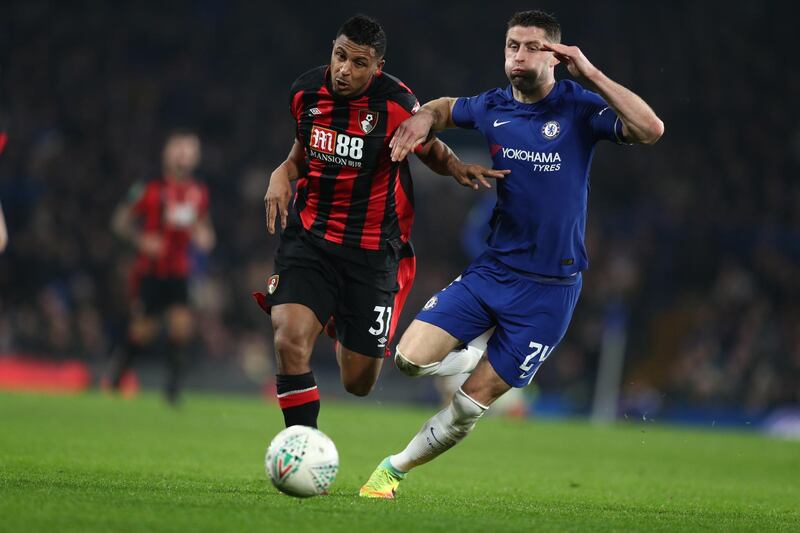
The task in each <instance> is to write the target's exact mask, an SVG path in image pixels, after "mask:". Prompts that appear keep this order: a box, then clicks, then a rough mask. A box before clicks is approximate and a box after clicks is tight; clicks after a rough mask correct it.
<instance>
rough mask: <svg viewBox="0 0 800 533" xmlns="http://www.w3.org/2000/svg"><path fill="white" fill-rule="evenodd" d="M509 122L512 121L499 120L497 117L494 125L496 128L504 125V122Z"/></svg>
mask: <svg viewBox="0 0 800 533" xmlns="http://www.w3.org/2000/svg"><path fill="white" fill-rule="evenodd" d="M509 122H511V121H510V120H506V121H504V122H498V121H497V119H495V121H494V127H495V128H496V127H497V126H502V125H503V124H508V123H509Z"/></svg>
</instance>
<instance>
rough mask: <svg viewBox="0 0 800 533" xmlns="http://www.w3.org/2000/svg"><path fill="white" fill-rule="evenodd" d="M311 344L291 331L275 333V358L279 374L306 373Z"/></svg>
mask: <svg viewBox="0 0 800 533" xmlns="http://www.w3.org/2000/svg"><path fill="white" fill-rule="evenodd" d="M312 346H313V345H312V344H309V342H308V339H306V338H305V337H303V336H302V335H298V334H296V333H293V332H291V331H281V330H278V331H276V332H275V357H276V358H277V361H278V367H279V368H278V371H279V372H281V373H289V374H294V373H302V372H307V371H308V369H307V367H308V363H309V359H310V358H311V348H312Z"/></svg>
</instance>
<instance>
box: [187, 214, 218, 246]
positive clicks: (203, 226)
mask: <svg viewBox="0 0 800 533" xmlns="http://www.w3.org/2000/svg"><path fill="white" fill-rule="evenodd" d="M192 242H194V245H195V246H197V248H199V249H200V250H201V251H203V252H205V253H208V252H210V251H211V250H213V249H214V246H215V245H216V244H217V233H216V232H215V231H214V224H212V223H211V216H210V215H209V214H208V213H206V214H205V215H204V216H203V217H202V218H200V220H198V221H197V223H196V224H195V226H194V231H193V232H192Z"/></svg>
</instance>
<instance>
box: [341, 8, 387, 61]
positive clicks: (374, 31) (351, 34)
mask: <svg viewBox="0 0 800 533" xmlns="http://www.w3.org/2000/svg"><path fill="white" fill-rule="evenodd" d="M340 35H344V36H345V37H347V38H348V39H350V40H351V41H353V42H354V43H356V44H361V45H365V46H371V47H372V48H374V49H375V53H376V54H378V57H383V56H384V55H385V54H386V32H384V31H383V26H381V24H380V22H378V21H377V20H375V19H374V18H372V17H368V16H366V15H361V14H359V15H355V16H353V17H350V18H349V19H347V20H346V21H345V22H344V24H342V27H341V28H339V31H338V32H337V33H336V37H337V38H338V37H339V36H340Z"/></svg>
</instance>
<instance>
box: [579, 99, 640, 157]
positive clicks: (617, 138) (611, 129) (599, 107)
mask: <svg viewBox="0 0 800 533" xmlns="http://www.w3.org/2000/svg"><path fill="white" fill-rule="evenodd" d="M578 112H579V113H580V114H581V115H582V116H583V117H584V118H585V119H586V122H587V123H588V126H589V129H590V130H591V133H592V137H593V138H594V140H595V141H603V140H605V141H611V142H615V143H617V144H630V143H627V142H625V138H624V136H623V134H622V122H621V121H620V120H619V117H618V116H617V112H616V111H614V110H613V109H611V106H609V105H608V103H607V102H606V101H605V100H603V97H602V96H600V95H599V94H597V93H594V92H592V91H587V90H585V89H583V92H582V93H581V95H580V97H579V100H578Z"/></svg>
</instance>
